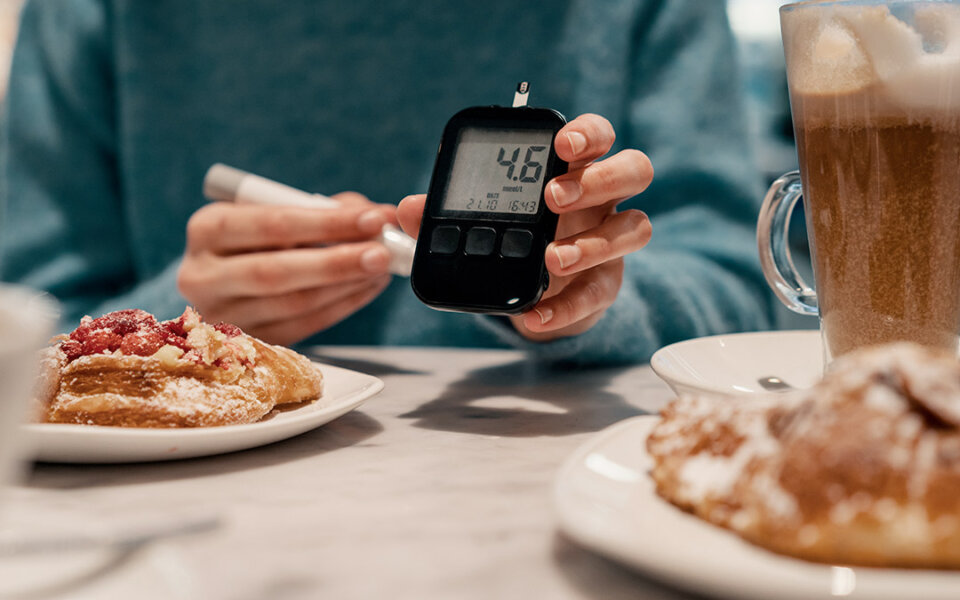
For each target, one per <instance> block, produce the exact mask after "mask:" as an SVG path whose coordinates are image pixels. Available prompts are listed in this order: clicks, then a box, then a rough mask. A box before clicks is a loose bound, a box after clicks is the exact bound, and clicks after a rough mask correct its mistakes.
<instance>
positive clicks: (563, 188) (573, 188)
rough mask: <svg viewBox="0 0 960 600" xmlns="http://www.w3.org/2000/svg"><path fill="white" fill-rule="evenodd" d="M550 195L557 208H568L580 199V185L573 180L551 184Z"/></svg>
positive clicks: (552, 182)
mask: <svg viewBox="0 0 960 600" xmlns="http://www.w3.org/2000/svg"><path fill="white" fill-rule="evenodd" d="M550 193H551V194H553V201H554V202H555V203H556V204H557V206H568V205H570V204H573V203H574V202H576V201H577V200H579V199H580V183H579V182H577V181H574V180H572V179H563V180H560V181H557V180H556V179H554V180H553V181H551V182H550Z"/></svg>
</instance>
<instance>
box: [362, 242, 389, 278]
mask: <svg viewBox="0 0 960 600" xmlns="http://www.w3.org/2000/svg"><path fill="white" fill-rule="evenodd" d="M360 264H361V266H363V268H364V270H366V271H367V272H369V273H382V272H384V271H386V270H387V267H388V266H389V265H390V253H389V252H387V249H386V248H384V247H382V246H381V247H379V248H370V249H369V250H367V251H366V252H364V253H363V254H361V255H360Z"/></svg>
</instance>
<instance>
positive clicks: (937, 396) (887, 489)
mask: <svg viewBox="0 0 960 600" xmlns="http://www.w3.org/2000/svg"><path fill="white" fill-rule="evenodd" d="M958 405H960V363H958V362H957V360H956V359H955V358H954V357H953V356H952V355H949V354H946V353H940V352H936V351H932V350H927V349H924V348H921V347H919V346H914V345H909V344H895V345H891V346H885V347H876V348H873V349H867V350H863V351H860V352H857V353H853V354H850V355H848V356H846V357H844V358H843V359H840V360H839V361H837V363H836V364H835V368H834V369H833V370H832V371H831V373H830V374H829V375H828V376H827V377H826V378H824V379H823V380H822V381H821V382H820V383H819V384H817V385H816V386H814V387H813V388H811V389H810V390H806V391H803V392H799V393H796V394H793V395H790V396H771V397H766V398H761V399H755V400H753V399H746V400H741V399H733V398H716V397H712V398H705V397H691V398H681V399H678V400H677V401H675V402H674V403H672V404H671V405H670V406H668V407H667V408H666V409H665V410H664V412H663V418H662V420H661V422H660V423H659V424H658V425H657V427H656V428H655V429H654V431H653V432H652V434H651V435H650V437H649V438H648V440H647V448H648V450H649V452H650V454H651V455H652V456H653V458H654V460H655V467H654V468H653V470H652V476H653V478H654V480H655V481H656V484H657V490H658V492H659V493H660V494H661V495H662V496H664V497H665V498H667V499H668V500H670V501H672V502H674V503H675V504H677V505H678V506H680V507H682V508H684V509H687V510H690V511H691V512H694V513H695V514H697V515H698V516H700V517H702V518H704V519H706V520H708V521H711V522H713V523H716V524H718V525H721V526H724V527H728V528H730V529H732V530H734V531H736V532H738V533H739V534H741V535H742V536H743V537H745V538H746V539H748V540H750V541H752V542H754V543H756V544H758V545H761V546H764V547H766V548H769V549H771V550H774V551H777V552H781V553H784V554H789V555H793V556H798V557H802V558H806V559H809V560H815V561H821V562H829V563H841V564H855V565H873V566H896V567H924V568H960V502H958V498H960V406H958Z"/></svg>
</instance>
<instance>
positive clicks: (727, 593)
mask: <svg viewBox="0 0 960 600" xmlns="http://www.w3.org/2000/svg"><path fill="white" fill-rule="evenodd" d="M657 418H658V417H649V416H646V417H634V418H632V419H628V420H626V421H622V422H620V423H618V424H616V425H613V426H612V427H609V428H607V429H606V430H604V431H602V432H601V433H600V434H598V435H597V436H595V437H594V438H592V439H591V440H590V441H588V442H587V443H586V444H585V445H583V446H582V447H581V448H580V449H578V450H577V451H576V452H575V453H574V454H573V456H571V457H570V458H569V459H568V460H567V462H566V463H565V464H564V466H563V467H562V468H561V470H560V473H559V474H558V476H557V482H556V485H555V488H554V503H555V507H556V510H557V515H558V518H559V524H560V528H561V529H562V530H563V531H564V533H566V534H567V535H568V536H569V537H570V538H572V539H573V540H574V541H576V542H578V543H580V544H582V545H584V546H586V547H587V548H590V549H592V550H594V551H596V552H598V553H600V554H603V555H605V556H607V557H609V558H612V559H614V560H617V561H619V562H621V563H624V564H626V565H628V566H632V567H634V568H636V569H637V570H639V571H642V572H643V573H645V574H647V575H649V576H650V577H652V578H655V579H659V580H661V581H663V582H665V583H667V584H670V585H673V586H676V587H678V588H682V589H685V590H687V591H692V592H697V593H700V594H706V595H709V596H721V597H727V598H738V599H740V598H742V599H748V598H757V599H763V600H768V599H770V598H777V599H778V600H780V599H787V600H789V599H793V598H797V599H800V598H804V599H807V598H837V597H849V598H875V599H887V598H889V599H891V600H892V599H897V600H900V599H904V598H929V599H940V598H943V599H947V598H950V599H955V598H957V597H958V594H960V574H958V573H950V572H947V571H923V570H900V569H869V568H860V567H856V568H847V567H832V566H828V565H819V564H816V563H810V562H806V561H802V560H797V559H792V558H787V557H784V556H780V555H777V554H774V553H772V552H768V551H766V550H763V549H761V548H758V547H756V546H753V545H751V544H749V543H747V542H745V541H743V540H741V539H740V538H739V537H738V536H736V535H735V534H733V533H730V532H728V531H726V530H724V529H721V528H719V527H715V526H713V525H711V524H709V523H707V522H705V521H702V520H700V519H698V518H697V517H694V516H692V515H690V514H688V513H685V512H683V511H681V510H679V509H677V508H676V507H674V506H673V505H672V504H670V503H668V502H666V501H664V500H663V499H661V498H660V496H658V495H657V494H656V492H655V491H654V484H653V481H652V480H651V479H650V477H649V475H648V474H647V472H648V470H649V469H650V467H651V465H652V463H651V459H650V457H649V455H648V454H647V452H646V447H645V442H646V438H647V434H649V433H650V430H651V429H652V428H653V425H654V424H655V423H656V420H657Z"/></svg>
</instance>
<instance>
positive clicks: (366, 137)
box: [0, 0, 771, 363]
mask: <svg viewBox="0 0 960 600" xmlns="http://www.w3.org/2000/svg"><path fill="white" fill-rule="evenodd" d="M733 52H734V46H733V42H732V39H731V36H730V33H729V30H728V27H727V23H726V19H725V15H724V3H723V2H720V1H719V0H707V1H705V0H670V1H669V2H667V1H666V0H661V1H653V0H651V1H644V0H604V1H602V2H597V1H590V0H570V1H568V2H559V1H556V0H543V1H538V0H530V1H527V2H522V3H520V2H512V1H506V0H490V1H485V2H469V3H468V2H449V1H448V0H395V1H384V0H352V1H351V2H324V1H315V0H284V1H283V2H275V1H274V0H238V1H235V2H233V1H231V2H224V1H204V0H183V1H176V0H169V1H159V2H143V1H141V0H112V1H110V0H71V1H70V2H61V1H58V0H35V1H34V2H31V3H29V4H28V5H27V6H26V8H25V10H24V13H23V19H22V26H21V31H20V37H19V40H18V44H17V47H16V50H15V54H14V62H13V68H12V79H11V85H10V91H9V96H8V98H7V103H6V106H5V114H4V123H3V129H2V134H3V146H2V171H0V185H2V188H0V199H2V202H3V215H2V222H0V226H2V229H0V252H2V253H0V269H2V270H0V274H2V279H3V281H14V282H20V283H23V284H27V285H30V286H33V287H35V288H39V289H44V290H47V291H49V292H51V293H52V294H54V295H55V296H56V297H57V298H59V299H60V301H61V302H62V304H63V307H64V327H65V328H66V327H71V326H72V325H73V324H74V323H75V322H76V321H77V320H78V319H79V318H80V316H82V315H83V314H91V315H99V314H102V313H103V312H106V311H110V310H115V309H119V308H127V307H140V308H143V309H145V310H148V311H150V312H153V313H155V314H157V316H158V317H160V318H170V317H173V316H175V315H177V314H179V313H180V312H181V311H182V310H183V308H184V305H185V304H186V301H185V300H184V299H183V298H182V297H181V296H180V295H179V293H178V291H177V287H176V282H175V277H176V272H177V268H178V265H179V262H180V258H181V256H182V252H183V248H184V244H185V224H186V222H187V219H188V218H189V217H190V215H191V214H192V213H193V212H194V211H195V210H196V209H197V208H199V207H200V206H201V205H202V204H203V203H204V200H203V198H202V197H201V194H200V190H201V181H202V178H203V175H204V173H205V171H206V169H207V168H208V167H209V166H210V165H211V164H213V163H215V162H224V163H227V164H230V165H234V166H236V167H239V168H242V169H245V170H248V171H252V172H254V173H258V174H261V175H264V176H266V177H270V178H272V179H276V180H279V181H282V182H285V183H288V184H290V185H293V186H296V187H299V188H302V189H306V190H311V191H316V192H322V193H327V194H331V193H336V192H339V191H343V190H356V191H359V192H361V193H363V194H366V195H367V196H368V197H369V198H371V199H372V200H374V201H375V202H389V203H396V202H398V201H399V200H400V198H402V197H403V196H405V195H407V194H410V193H416V192H423V191H425V190H426V188H427V183H428V180H429V175H430V169H431V166H432V161H433V154H434V152H435V149H436V147H437V143H438V141H439V138H440V133H441V130H442V127H443V124H444V123H445V121H446V120H447V118H449V116H450V115H452V114H453V113H454V112H456V111H457V110H459V109H460V108H463V107H465V106H471V105H483V104H504V103H509V102H510V101H511V99H512V92H513V88H514V85H515V84H516V82H517V81H521V80H527V81H530V82H531V86H532V94H531V100H532V102H531V104H533V105H538V106H549V107H552V108H555V109H557V110H559V111H561V112H563V113H564V114H566V115H567V116H568V118H573V117H575V116H577V115H579V114H582V113H585V112H594V113H598V114H601V115H603V116H605V117H607V118H608V119H610V121H611V122H612V123H613V125H614V127H615V128H616V131H617V134H618V138H617V143H616V146H615V148H614V151H617V150H619V149H623V148H627V147H634V148H639V149H641V150H643V151H645V152H646V153H647V154H648V155H649V156H650V158H651V160H652V162H653V165H654V168H655V170H656V177H655V180H654V183H653V185H652V186H651V187H650V188H649V190H648V191H646V192H644V193H643V194H641V195H639V196H637V197H635V198H632V199H630V200H628V201H627V202H626V203H625V205H624V206H630V207H634V208H640V209H642V210H644V211H645V212H647V213H648V214H649V215H650V218H651V220H652V223H653V241H652V242H651V243H650V245H649V246H648V247H647V248H645V249H644V250H642V251H640V252H637V253H635V254H633V255H631V256H629V257H628V258H627V260H626V271H625V277H624V283H623V287H622V289H621V291H620V295H619V297H618V299H617V302H616V303H615V304H614V305H613V307H612V308H611V309H610V310H609V311H608V312H607V314H606V316H605V317H604V318H603V319H602V320H601V321H600V323H599V324H598V325H597V326H596V327H594V328H593V329H592V330H590V331H589V332H587V333H586V334H583V335H581V336H578V337H575V338H568V339H564V340H559V341H555V342H551V343H546V344H535V343H531V342H527V341H526V340H524V339H523V338H521V337H520V336H519V335H517V334H516V333H515V332H514V331H513V330H512V328H510V327H509V325H507V324H506V322H505V320H503V319H498V318H494V317H481V316H476V315H466V314H455V313H443V312H437V311H433V310H431V309H429V308H427V307H425V306H423V305H422V304H420V303H419V302H418V301H417V300H416V298H415V297H414V295H413V293H412V292H411V290H410V287H409V282H408V281H407V280H406V279H400V278H397V279H395V281H394V282H393V283H392V285H391V286H390V287H389V288H388V289H387V290H386V292H385V293H384V294H383V295H382V296H380V297H379V298H378V299H377V300H376V301H374V302H373V303H372V304H370V305H369V306H368V307H366V308H364V309H363V310H361V311H360V312H358V313H356V314H355V315H353V316H352V317H350V318H348V319H347V320H346V321H344V322H342V323H340V324H338V325H336V326H334V327H332V328H330V329H328V330H326V331H323V332H321V333H319V334H317V335H315V336H314V337H313V338H311V339H310V340H309V342H310V343H320V344H374V345H375V344H400V345H404V344H408V345H409V344H416V345H459V346H485V347H517V348H522V349H524V350H526V351H528V352H529V353H530V354H531V355H532V356H534V357H537V358H542V359H547V360H572V361H576V362H581V363H587V362H608V363H610V362H629V361H642V360H646V359H648V358H649V357H650V355H651V354H652V353H653V352H654V351H655V350H656V349H657V348H659V347H660V346H662V345H664V344H667V343H670V342H674V341H677V340H681V339H685V338H690V337H694V336H700V335H705V334H711V333H720V332H728V331H735V330H749V329H759V328H765V327H766V326H768V323H769V321H770V311H771V302H770V295H769V294H768V293H767V290H766V286H765V283H764V281H763V277H762V275H761V273H760V269H759V265H758V261H757V258H756V250H755V244H754V219H755V215H756V211H757V208H758V204H759V198H760V193H759V190H758V187H757V183H758V182H756V181H755V179H754V169H753V167H752V163H751V161H750V156H749V151H748V144H747V141H746V137H745V127H744V119H743V115H742V113H741V110H742V109H741V104H740V103H739V97H738V75H737V72H736V67H735V64H736V61H735V59H734V56H733Z"/></svg>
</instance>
